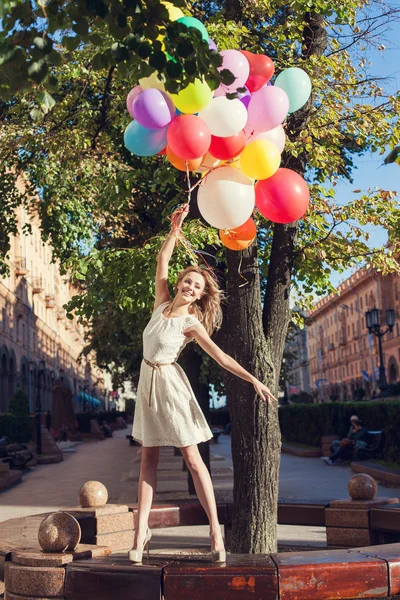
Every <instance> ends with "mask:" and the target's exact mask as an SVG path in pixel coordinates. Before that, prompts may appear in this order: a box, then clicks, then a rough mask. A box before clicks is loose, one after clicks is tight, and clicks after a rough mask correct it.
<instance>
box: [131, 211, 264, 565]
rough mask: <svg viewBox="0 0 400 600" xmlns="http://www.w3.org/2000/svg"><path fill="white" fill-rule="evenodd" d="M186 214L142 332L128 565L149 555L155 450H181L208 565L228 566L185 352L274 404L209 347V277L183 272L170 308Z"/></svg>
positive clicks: (161, 265)
mask: <svg viewBox="0 0 400 600" xmlns="http://www.w3.org/2000/svg"><path fill="white" fill-rule="evenodd" d="M188 210H189V209H188V205H185V206H184V207H183V208H182V209H178V210H176V211H175V212H174V213H173V215H172V228H171V231H170V233H169V235H168V237H167V239H166V240H165V242H164V244H163V246H162V247H161V249H160V252H159V254H158V259H157V271H156V282H155V284H156V285H155V295H156V297H155V303H154V312H153V315H152V317H151V319H150V321H149V323H148V324H147V326H146V328H145V330H144V332H143V362H142V366H141V370H140V379H139V385H138V390H137V399H136V408H135V419H134V424H133V430H132V437H133V438H134V439H136V440H138V441H139V442H140V443H141V444H142V460H141V467H140V476H139V489H138V512H137V515H136V519H135V540H134V546H133V548H132V550H131V551H130V552H129V559H130V560H131V561H132V562H141V561H142V556H143V549H144V548H145V547H146V546H147V555H148V552H149V551H148V544H149V542H150V538H151V532H150V530H149V528H148V518H149V513H150V508H151V505H152V501H153V495H154V492H155V489H156V479H157V477H156V475H157V464H158V458H159V447H160V446H175V447H179V448H180V450H181V452H182V454H183V457H184V460H185V462H186V464H187V467H188V469H189V470H190V472H191V474H192V477H193V481H194V485H195V488H196V493H197V495H198V497H199V500H200V502H201V504H202V506H203V508H204V510H205V512H206V513H207V516H208V519H209V523H210V537H211V551H212V560H213V561H214V562H225V556H226V555H225V549H224V542H223V538H222V533H221V528H220V525H219V522H218V516H217V507H216V502H215V496H214V490H213V487H212V481H211V477H210V474H209V472H208V470H207V467H206V466H205V464H204V462H203V460H202V458H201V455H200V453H199V450H198V448H197V444H199V443H200V442H205V441H207V440H209V439H211V438H212V432H211V430H210V428H209V426H208V424H207V421H206V419H205V417H204V415H203V413H202V411H201V409H200V406H199V405H198V403H197V400H196V398H195V396H194V394H193V391H192V388H191V386H190V384H189V381H188V379H187V377H186V375H185V373H184V371H183V370H182V369H181V367H179V366H178V365H177V364H176V360H177V358H178V356H179V354H180V352H181V351H182V350H183V348H184V347H185V345H186V344H187V343H188V342H190V341H191V340H195V341H196V342H197V343H198V344H199V346H200V347H201V348H203V350H204V351H205V352H207V353H208V354H209V355H210V356H211V357H212V358H214V359H215V360H216V361H217V362H218V363H219V364H220V365H221V366H222V367H223V368H225V369H227V370H228V371H230V372H231V373H233V374H234V375H237V376H238V377H240V378H242V379H244V380H246V381H249V382H250V383H251V384H252V385H253V386H254V389H255V391H256V393H257V394H258V395H259V396H260V397H261V398H262V399H263V400H266V399H267V398H268V400H270V398H273V399H274V400H275V398H274V397H273V396H272V394H271V392H270V391H269V389H268V388H267V387H266V386H265V385H264V384H263V383H261V381H258V379H256V378H255V377H253V376H252V375H251V374H250V373H249V372H248V371H246V370H245V369H243V368H242V367H241V366H240V365H239V364H238V363H237V362H236V361H235V360H234V359H233V358H231V357H230V356H228V355H227V354H225V353H224V352H223V351H222V350H221V349H220V348H219V347H218V346H217V345H216V344H215V343H214V342H213V341H212V340H211V339H210V334H211V333H212V332H213V330H214V329H215V328H216V327H217V326H218V325H219V324H220V322H221V308H220V301H221V292H220V290H219V289H218V285H217V283H216V281H215V279H214V278H213V276H212V275H211V273H210V272H209V271H208V270H206V269H200V268H199V267H188V268H187V269H185V270H184V271H182V272H181V273H180V275H179V277H178V282H177V284H176V286H175V297H174V298H173V300H172V302H171V297H170V294H169V291H168V264H169V261H170V258H171V255H172V252H173V249H174V246H175V243H176V240H177V237H178V236H179V231H180V228H181V226H182V223H183V220H184V219H185V217H186V216H187V213H188Z"/></svg>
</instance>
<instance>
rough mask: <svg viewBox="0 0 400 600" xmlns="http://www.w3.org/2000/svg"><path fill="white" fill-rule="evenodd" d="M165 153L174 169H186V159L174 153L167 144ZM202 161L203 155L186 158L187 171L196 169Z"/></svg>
mask: <svg viewBox="0 0 400 600" xmlns="http://www.w3.org/2000/svg"><path fill="white" fill-rule="evenodd" d="M166 154H167V157H168V160H169V162H170V163H171V165H172V166H174V167H175V169H179V171H186V160H185V159H184V158H181V157H180V156H177V155H176V154H174V153H173V152H172V150H171V148H170V147H169V146H167V148H166ZM202 162H203V156H200V157H199V158H192V159H191V160H188V161H187V163H188V169H189V171H195V170H196V169H198V168H199V166H200V165H201V163H202Z"/></svg>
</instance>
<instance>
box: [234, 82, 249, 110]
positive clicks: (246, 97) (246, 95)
mask: <svg viewBox="0 0 400 600" xmlns="http://www.w3.org/2000/svg"><path fill="white" fill-rule="evenodd" d="M244 87H246V86H244ZM237 97H238V98H239V100H240V102H242V103H243V104H244V105H245V107H246V108H248V106H249V102H250V100H251V94H250V92H249V90H248V89H247V87H246V91H245V92H243V93H242V92H238V96H237Z"/></svg>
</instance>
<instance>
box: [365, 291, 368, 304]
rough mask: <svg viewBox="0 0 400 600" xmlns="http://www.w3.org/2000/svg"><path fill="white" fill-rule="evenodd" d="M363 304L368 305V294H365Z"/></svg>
mask: <svg viewBox="0 0 400 600" xmlns="http://www.w3.org/2000/svg"><path fill="white" fill-rule="evenodd" d="M365 306H368V294H365Z"/></svg>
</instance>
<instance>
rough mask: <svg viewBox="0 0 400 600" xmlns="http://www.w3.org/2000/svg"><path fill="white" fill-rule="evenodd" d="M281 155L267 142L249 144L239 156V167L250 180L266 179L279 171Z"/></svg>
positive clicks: (255, 141)
mask: <svg viewBox="0 0 400 600" xmlns="http://www.w3.org/2000/svg"><path fill="white" fill-rule="evenodd" d="M280 162H281V153H280V152H279V149H278V147H277V146H276V144H274V143H273V142H270V141H269V140H254V142H250V144H248V145H247V146H246V147H245V149H244V150H243V152H242V154H241V155H240V166H241V169H242V171H243V173H244V174H245V175H247V177H250V178H251V179H268V177H271V176H272V175H273V174H274V173H276V171H277V170H278V169H279V165H280Z"/></svg>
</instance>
